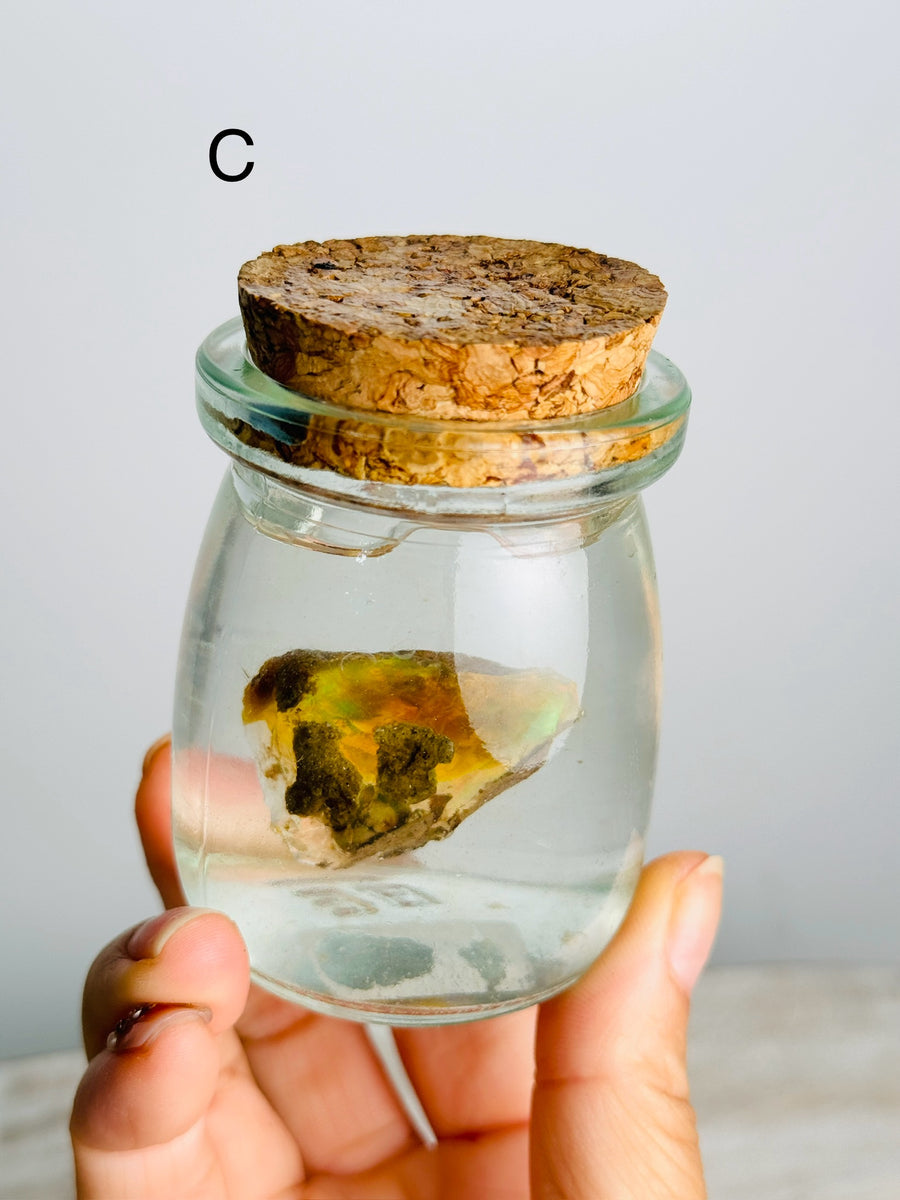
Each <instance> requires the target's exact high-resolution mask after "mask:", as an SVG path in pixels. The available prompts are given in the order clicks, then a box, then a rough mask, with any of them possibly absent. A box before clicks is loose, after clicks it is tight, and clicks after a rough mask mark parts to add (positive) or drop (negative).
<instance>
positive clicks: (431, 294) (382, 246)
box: [238, 235, 666, 421]
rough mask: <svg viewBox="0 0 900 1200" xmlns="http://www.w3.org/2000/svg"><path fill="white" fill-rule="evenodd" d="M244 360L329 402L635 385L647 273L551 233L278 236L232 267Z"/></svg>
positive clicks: (551, 393)
mask: <svg viewBox="0 0 900 1200" xmlns="http://www.w3.org/2000/svg"><path fill="white" fill-rule="evenodd" d="M238 291H239V296H240V305H241V313H242V316H243V321H244V329H245V332H246V337H247V347H248V350H249V353H250V356H251V358H252V359H253V362H254V363H255V364H256V366H257V367H258V368H259V369H260V370H261V371H262V372H263V373H264V374H266V375H268V376H269V377H270V378H272V379H274V380H276V381H277V382H279V383H281V384H283V385H284V386H285V387H288V388H291V389H293V390H294V391H298V392H301V393H303V394H304V395H306V396H309V397H312V398H313V399H317V400H325V401H330V402H332V403H334V404H336V405H339V406H340V407H341V408H345V409H353V410H362V411H367V412H382V413H394V414H404V415H415V416H419V417H425V418H428V419H430V420H454V421H460V420H463V421H466V420H469V421H496V420H502V421H540V420H544V419H549V418H558V417H566V416H577V415H582V414H587V413H593V412H597V411H599V410H601V409H604V408H608V407H610V406H612V405H615V404H619V403H621V402H622V401H623V400H626V399H627V398H628V397H629V396H631V395H632V394H633V393H634V391H635V390H636V389H637V386H638V383H639V381H640V378H641V374H642V372H643V370H644V364H645V362H646V358H647V354H648V352H649V350H650V345H651V343H652V340H653V336H654V333H655V332H656V327H657V325H658V324H659V320H660V317H661V315H662V311H663V308H664V306H665V302H666V293H665V289H664V288H663V286H662V284H661V283H660V281H659V280H658V279H657V278H656V276H655V275H651V274H650V273H649V272H648V271H645V270H644V269H643V268H642V267H639V266H637V265H636V264H634V263H630V262H624V261H622V260H621V259H616V258H608V257H607V256H606V255H603V254H596V253H594V252H593V251H591V250H582V249H575V248H573V247H571V246H562V245H558V244H555V243H544V242H534V241H522V240H510V239H504V238H490V237H461V236H453V235H440V236H420V235H417V236H410V237H370V238H360V239H359V240H356V241H328V242H302V243H300V244H299V245H293V246H276V247H275V249H274V250H272V251H270V252H269V253H268V254H263V255H261V256H260V257H259V258H257V259H254V260H253V261H252V262H248V263H246V264H245V265H244V266H243V267H242V268H241V272H240V275H239V277H238Z"/></svg>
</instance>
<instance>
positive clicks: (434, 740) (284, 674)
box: [243, 650, 578, 866]
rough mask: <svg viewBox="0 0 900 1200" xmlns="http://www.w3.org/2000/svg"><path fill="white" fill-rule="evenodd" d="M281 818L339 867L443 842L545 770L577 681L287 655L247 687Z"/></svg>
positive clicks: (445, 664) (387, 656) (467, 666)
mask: <svg viewBox="0 0 900 1200" xmlns="http://www.w3.org/2000/svg"><path fill="white" fill-rule="evenodd" d="M243 715H244V721H245V723H246V724H247V725H248V726H249V727H250V728H249V729H248V733H250V735H251V736H252V737H253V738H254V739H255V740H256V742H257V747H258V752H257V757H258V763H259V768H260V773H261V776H262V780H263V785H264V789H265V792H266V799H267V803H268V804H269V808H270V811H271V813H272V817H273V823H274V824H275V825H276V827H277V828H278V829H279V830H280V831H281V833H282V834H283V835H284V837H285V838H286V840H287V841H288V844H289V845H290V846H291V848H292V849H293V850H294V852H295V853H296V854H297V855H298V856H299V857H301V858H302V859H303V860H304V861H306V862H312V863H319V864H321V865H332V866H340V865H345V864H347V863H349V862H351V861H353V860H354V859H357V858H361V857H365V856H367V855H370V854H374V853H379V854H397V853H401V852H403V851H406V850H411V849H414V848H416V847H417V846H421V845H423V844H424V843H425V842H427V841H429V840H432V839H435V838H442V837H446V835H447V834H448V833H450V832H451V831H452V830H453V829H455V828H456V827H457V825H458V824H459V823H460V821H462V820H463V819H464V818H465V817H466V816H468V815H469V814H470V813H471V812H474V811H475V809H476V808H478V807H480V806H481V805H482V804H483V803H485V801H486V800H489V799H490V798H491V797H492V796H495V795H497V794H498V793H499V792H501V791H503V790H504V789H506V788H508V787H509V786H511V785H512V784H513V783H515V782H517V781H519V780H521V779H524V778H526V777H527V776H528V775H530V774H531V773H532V772H533V771H535V770H537V768H538V767H539V766H541V765H542V763H543V761H544V760H545V758H546V755H547V752H548V751H549V748H550V744H551V743H552V740H553V738H554V737H556V735H557V734H558V733H560V732H561V731H562V730H563V729H565V728H566V727H567V726H568V725H570V724H571V723H572V721H573V720H575V719H576V718H577V716H578V703H577V693H576V689H575V686H574V684H573V683H571V682H570V681H569V680H566V679H564V678H563V677H562V676H560V675H558V674H556V673H555V672H553V671H547V670H534V671H522V670H511V669H509V668H506V667H503V666H500V665H499V664H497V663H492V662H488V661H486V660H483V659H472V658H467V657H465V656H462V655H452V654H447V653H438V652H435V651H424V650H417V651H400V652H397V653H390V652H385V653H380V654H363V653H340V652H329V651H314V650H293V651H290V652H289V653H287V654H283V655H281V656H279V657H277V658H272V659H269V660H268V661H267V662H266V663H264V664H263V666H262V668H261V669H260V671H259V672H258V673H257V675H256V676H255V677H254V678H253V679H252V680H251V681H250V683H249V684H248V685H247V688H246V689H245V692H244V714H243Z"/></svg>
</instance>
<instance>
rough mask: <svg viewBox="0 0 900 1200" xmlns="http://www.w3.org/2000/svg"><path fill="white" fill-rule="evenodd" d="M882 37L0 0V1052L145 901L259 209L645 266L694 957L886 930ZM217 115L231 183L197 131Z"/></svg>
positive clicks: (566, 13) (670, 762) (678, 820)
mask: <svg viewBox="0 0 900 1200" xmlns="http://www.w3.org/2000/svg"><path fill="white" fill-rule="evenodd" d="M898 34H900V23H898V19H897V16H896V7H895V5H894V4H892V3H891V0H859V2H857V3H856V4H854V5H852V6H848V5H846V4H838V3H837V2H836V0H823V2H822V3H820V4H811V3H807V4H804V3H800V2H799V0H787V2H779V0H731V2H729V3H727V4H723V3H720V2H718V0H686V2H685V3H681V4H673V3H671V0H645V2H644V3H642V4H640V5H634V4H619V5H617V6H613V5H603V4H596V3H595V4H590V3H587V2H585V3H577V2H575V0H556V2H555V3H553V4H538V3H534V2H533V0H519V2H518V3H506V2H496V3H491V2H490V0H478V2H475V0H456V2H455V3H441V4H436V3H429V2H425V0H420V2H419V3H402V2H400V0H393V2H378V0H368V2H365V0H355V2H343V3H341V2H339V0H338V2H335V3H332V4H330V5H328V4H312V3H304V2H297V0H290V2H288V0H285V2H283V3H277V2H275V0H267V2H263V3H256V4H255V5H249V4H246V3H240V4H239V3H236V2H234V0H219V2H218V3H216V4H213V3H211V2H207V3H194V4H184V3H179V4H175V3H171V2H170V0H158V2H157V3H156V4H155V5H153V6H146V5H143V6H141V5H133V4H127V5H123V4H115V3H112V0H94V2H93V3H87V2H83V3H80V4H77V5H75V4H63V3H60V2H58V0H57V2H56V3H48V4H43V5H40V4H35V5H32V6H25V5H18V6H16V7H15V9H13V10H11V11H10V13H9V14H7V16H6V18H5V21H4V34H3V47H2V50H0V55H2V59H3V61H2V62H0V93H2V95H0V99H2V108H3V112H4V125H5V131H4V133H5V137H4V148H3V151H2V169H3V177H4V182H3V185H2V189H0V226H2V228H0V238H2V259H0V262H2V270H3V275H4V285H3V289H2V306H3V311H2V325H0V328H2V336H3V341H4V348H5V355H4V360H3V361H4V367H3V371H4V381H3V389H2V402H3V406H4V408H3V411H4V416H5V420H4V429H3V439H2V446H3V463H2V487H3V491H4V493H5V495H4V507H3V512H4V524H3V549H2V562H3V580H4V587H3V599H2V610H0V611H2V631H0V637H2V643H3V658H2V663H3V681H4V686H3V689H2V701H0V703H2V726H0V728H2V731H3V732H2V745H3V778H4V783H5V792H6V794H5V798H4V805H3V814H4V820H5V837H3V838H2V840H0V855H2V863H0V888H2V890H3V893H4V914H5V915H4V919H3V923H2V930H0V956H2V962H3V964H4V966H3V978H2V993H0V1003H2V1010H3V1011H2V1021H0V1055H15V1054H19V1053H25V1052H28V1051H31V1050H37V1049H41V1048H51V1047H55V1046H63V1045H69V1044H74V1041H75V1038H76V1023H77V1006H78V996H79V991H80V982H81V977H82V975H83V973H84V970H85V969H86V966H87V964H88V962H89V961H90V958H91V957H92V956H93V954H94V952H95V951H96V950H97V948H99V946H100V945H101V944H102V943H103V942H104V941H105V940H106V939H108V938H109V937H111V936H112V935H113V934H114V933H115V932H117V931H118V930H119V929H120V928H123V927H124V926H126V925H127V924H129V923H132V922H134V921H136V920H138V919H139V918H140V917H142V916H143V915H145V914H148V913H149V912H151V911H152V910H153V908H154V905H155V899H154V896H153V894H152V892H151V889H150V886H149V884H148V883H147V881H146V879H145V876H144V871H143V867H142V862H141V858H140V854H139V852H138V848H137V844H136V837H135V834H134V832H133V829H132V823H131V815H130V805H131V793H132V790H133V787H134V784H135V781H136V775H137V771H138V766H139V762H140V758H141V754H142V752H143V749H144V747H145V745H146V744H147V743H148V742H149V741H150V740H152V739H153V738H155V737H156V736H157V735H158V734H159V733H160V732H162V731H163V730H164V729H165V728H166V726H167V723H168V720H169V708H170V693H171V689H172V680H173V664H174V655H175V650H176V644H177V638H178V633H179V625H180V619H181V607H182V603H183V598H184V595H185V591H186V587H187V583H188V579H189V576H190V572H191V569H192V563H193V557H194V553H195V550H196V546H197V542H198V538H199V535H200V531H201V529H202V526H203V523H204V521H205V515H206V512H207V509H208V506H209V503H210V501H211V499H212V495H213V492H214V489H215V486H216V482H217V479H218V477H219V475H220V473H221V471H222V470H223V468H224V461H223V459H222V456H221V454H220V453H219V452H218V451H217V450H216V449H215V448H214V447H213V446H212V445H211V444H210V443H208V442H207V441H206V440H205V438H204V436H203V434H202V432H201V430H200V427H199V425H198V423H197V420H196V417H195V415H194V410H193V398H192V362H191V359H192V353H193V350H194V348H195V346H196V344H197V343H198V342H199V340H200V339H201V337H202V336H203V335H204V334H205V333H206V332H207V331H208V330H209V329H210V328H211V327H212V326H213V325H215V324H217V323H218V322H219V321H220V320H222V319H224V318H226V317H228V316H230V315H231V314H232V313H233V312H235V311H236V300H235V286H234V277H235V274H236V271H237V268H238V266H239V265H240V263H241V262H242V261H244V259H246V258H250V257H253V256H254V255H255V254H257V253H258V252H260V251H261V250H263V249H267V248H269V247H270V246H271V245H273V244H274V243H276V242H278V241H296V240H302V239H306V238H320V237H321V238H324V237H328V236H344V235H350V236H353V235H359V234H365V233H389V232H397V233H404V232H411V231H420V232H436V231H437V232H441V231H459V232H490V233H497V234H505V235H509V236H531V237H538V238H547V239H551V240H559V241H567V242H572V243H575V244H578V245H587V246H591V247H593V248H595V249H599V250H603V251H606V252H608V253H611V254H615V255H619V256H621V257H625V258H633V259H635V260H637V261H638V262H641V263H643V264H645V265H646V266H648V267H650V268H652V269H653V270H655V271H657V272H658V273H659V274H660V275H661V276H662V278H663V279H664V281H665V282H666V284H667V285H668V288H669V291H670V295H671V300H670V303H669V308H668V311H667V313H666V316H665V318H664V321H663V325H662V328H661V331H660V333H659V336H658V339H657V345H658V347H659V348H660V349H661V350H663V351H664V352H665V353H668V354H669V355H670V356H671V357H673V358H674V359H675V360H676V361H677V362H678V363H679V364H680V365H681V366H682V367H683V369H684V370H685V371H686V373H687V374H688V376H689V378H690V379H691V381H692V383H693V385H694V390H695V409H694V415H693V418H692V424H691V428H690V432H689V438H688V446H687V449H686V451H685V453H684V456H683V458H682V460H681V461H680V462H679V464H678V465H677V467H676V468H675V470H674V471H673V472H672V473H671V475H669V476H668V477H667V478H666V479H665V480H663V481H662V482H660V483H659V484H657V485H656V486H655V487H654V488H653V489H652V491H651V492H650V493H649V495H648V507H649V510H650V516H651V521H652V525H653V530H654V535H655V542H656V551H657V559H658V567H659V574H660V586H661V592H662V600H663V612H664V624H665V634H666V644H667V667H668V673H667V700H666V711H665V729H664V743H663V751H662V759H661V765H660V775H659V787H658V802H657V807H656V813H655V824H654V836H653V849H656V850H659V849H663V848H666V847H672V846H699V847H703V848H706V849H709V850H711V851H719V852H722V853H724V854H725V856H726V859H727V861H728V870H729V878H728V892H727V911H726V916H725V922H724V927H723V932H722V936H721V940H720V945H719V950H718V954H719V957H720V959H723V960H730V961H735V960H744V959H757V958H826V957H827V958H835V957H837V958H848V959H860V960H885V959H891V958H894V957H895V956H896V954H897V948H898V944H900V884H898V871H897V862H898V858H900V828H898V821H900V818H898V812H900V803H898V799H900V798H898V790H900V789H898V779H900V770H898V766H900V764H898V745H900V738H898V730H897V725H898V716H900V703H898V699H900V697H898V679H900V653H898V634H897V595H898V574H900V570H898V561H897V533H896V527H897V519H896V512H897V507H898V505H897V501H898V499H900V497H898V488H897V473H898V472H897V466H896V458H897V449H896V448H897V445H898V442H900V419H898V388H897V370H896V367H895V353H896V352H895V345H896V341H897V339H896V328H897V323H898V316H900V312H898V300H897V281H898V266H900V263H898V252H897V251H898V245H897V242H898V237H897V211H898V205H900V188H898V155H897V137H896V124H897V116H898V112H897V106H898V88H897V83H896V79H897V72H896V51H895V47H896V43H897V37H898ZM228 126H238V127H242V128H244V129H246V130H248V131H249V132H250V133H251V134H252V136H253V137H254V140H255V143H256V145H255V148H254V158H255V162H256V166H255V168H254V171H253V173H252V174H251V175H250V177H249V178H248V179H247V180H245V181H244V182H242V183H235V184H228V183H223V182H220V181H219V180H217V179H216V178H214V176H213V175H212V173H211V172H210V169H209V165H208V162H207V147H208V145H209V141H210V139H211V137H212V135H213V134H214V133H215V132H216V131H218V130H220V129H223V128H225V127H228ZM225 158H226V156H225V155H223V159H225ZM235 160H236V156H235Z"/></svg>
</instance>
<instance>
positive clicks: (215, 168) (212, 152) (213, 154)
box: [209, 129, 253, 183]
mask: <svg viewBox="0 0 900 1200" xmlns="http://www.w3.org/2000/svg"><path fill="white" fill-rule="evenodd" d="M227 137H239V138H243V139H244V145H245V146H252V145H253V138H252V137H251V136H250V134H249V133H245V132H244V131H243V129H223V130H222V131H221V133H217V134H216V136H215V137H214V138H213V140H212V141H211V142H210V144H209V165H210V166H211V167H212V172H213V175H215V176H216V178H217V179H224V180H225V182H226V183H239V182H240V180H242V179H246V178H247V176H248V175H249V174H250V172H251V171H252V170H253V163H252V162H248V163H247V165H246V166H245V167H244V169H243V171H241V172H240V173H239V174H238V175H228V174H227V173H226V172H225V171H223V170H222V168H221V167H220V166H219V159H218V153H219V143H220V142H221V141H222V139H223V138H227Z"/></svg>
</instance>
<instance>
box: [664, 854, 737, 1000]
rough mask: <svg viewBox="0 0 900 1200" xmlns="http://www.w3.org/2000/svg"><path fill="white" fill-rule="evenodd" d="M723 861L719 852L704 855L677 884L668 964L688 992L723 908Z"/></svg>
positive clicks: (714, 936)
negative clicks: (701, 860) (705, 856)
mask: <svg viewBox="0 0 900 1200" xmlns="http://www.w3.org/2000/svg"><path fill="white" fill-rule="evenodd" d="M724 867H725V864H724V862H723V860H722V859H721V857H720V856H719V855H718V854H713V855H710V856H709V858H705V859H704V860H703V862H701V863H700V864H699V865H698V866H696V867H694V869H693V871H691V872H690V874H689V875H687V876H686V877H685V878H684V879H683V880H682V881H681V884H680V885H679V888H678V893H677V896H676V900H675V906H674V910H673V912H672V918H671V923H670V925H669V937H668V942H667V951H668V956H669V966H670V968H671V971H672V974H673V975H674V976H675V978H676V979H677V981H678V982H679V984H680V985H681V987H682V988H683V989H684V991H685V992H686V993H687V994H688V995H690V994H691V992H692V991H693V990H694V987H695V985H696V983H697V980H698V979H699V978H700V974H701V972H702V971H703V968H704V967H705V966H706V962H707V959H708V958H709V956H710V953H711V951H712V948H713V943H714V942H715V940H716V930H717V929H718V927H719V914H720V911H721V907H722V874H723V871H724Z"/></svg>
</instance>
